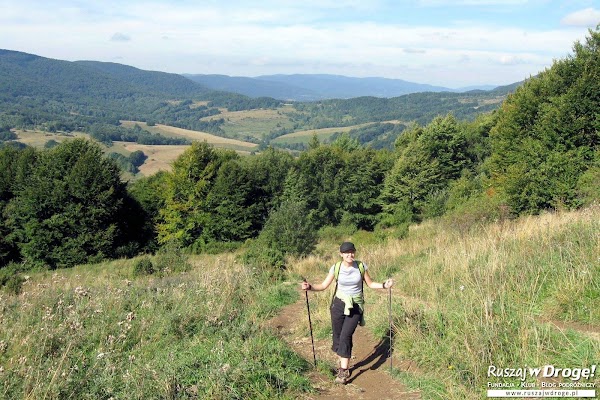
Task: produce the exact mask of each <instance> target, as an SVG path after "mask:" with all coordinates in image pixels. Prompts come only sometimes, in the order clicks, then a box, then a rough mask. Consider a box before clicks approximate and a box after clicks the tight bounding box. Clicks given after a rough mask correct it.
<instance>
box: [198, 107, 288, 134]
mask: <svg viewBox="0 0 600 400" xmlns="http://www.w3.org/2000/svg"><path fill="white" fill-rule="evenodd" d="M291 112H295V110H294V108H293V107H292V106H283V107H280V108H278V109H276V110H271V109H257V110H246V111H226V110H221V114H219V115H212V116H210V117H204V118H202V119H203V120H205V121H211V120H214V119H221V118H223V119H225V123H224V124H223V125H222V126H221V129H223V131H224V132H225V134H226V135H227V136H231V137H240V138H243V137H253V138H256V139H259V140H260V139H262V138H263V137H264V136H265V135H267V134H268V133H270V132H272V131H274V130H277V129H281V128H285V129H291V128H292V127H293V125H294V123H293V122H292V121H291V119H290V116H289V115H288V114H289V113H291Z"/></svg>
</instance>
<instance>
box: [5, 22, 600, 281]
mask: <svg viewBox="0 0 600 400" xmlns="http://www.w3.org/2000/svg"><path fill="white" fill-rule="evenodd" d="M599 57H600V31H599V30H598V29H597V30H596V31H590V35H589V37H588V38H586V41H585V42H584V43H576V44H575V46H574V52H573V54H572V55H571V56H569V57H567V58H565V59H562V60H557V61H555V62H554V64H553V66H552V67H551V68H549V69H547V70H546V71H544V72H542V73H541V74H540V75H539V76H537V77H535V78H532V79H530V80H528V81H527V82H526V83H525V84H524V85H522V86H520V87H519V88H518V89H517V90H516V91H515V93H513V94H510V95H509V96H508V98H507V99H506V100H505V101H504V102H503V103H502V105H501V107H500V109H498V110H497V111H494V112H489V113H485V114H482V115H480V116H478V117H477V118H476V119H474V120H470V119H463V117H464V116H462V117H461V116H460V115H459V116H456V115H452V114H444V115H439V116H436V117H435V118H433V120H432V121H431V122H429V123H427V124H413V125H410V126H409V128H408V129H406V130H404V132H402V134H400V135H399V136H398V138H397V140H396V141H395V143H394V149H393V150H387V149H382V150H376V149H373V148H365V147H364V146H361V145H360V143H359V142H358V141H357V140H356V139H353V138H352V137H350V136H349V135H348V134H343V135H339V136H338V137H337V139H336V140H335V141H334V142H333V143H331V144H323V143H320V142H319V140H317V139H316V137H314V138H313V140H312V141H311V143H310V146H309V149H308V150H307V151H305V152H302V153H301V154H300V155H299V156H298V157H296V158H294V157H292V156H291V155H290V154H289V153H288V152H284V151H281V150H276V149H273V148H268V149H266V150H265V151H263V152H261V153H259V154H257V155H254V156H248V157H242V156H240V155H239V154H237V153H235V152H233V151H227V150H222V149H215V148H213V147H211V146H210V145H208V144H206V143H199V142H195V143H193V144H192V145H191V146H190V147H189V148H188V150H187V151H185V152H184V153H183V155H181V156H180V157H179V158H178V159H177V161H176V162H175V163H174V165H173V170H172V171H171V172H163V173H160V174H157V175H154V176H151V177H147V178H143V179H140V180H138V181H136V182H134V183H131V184H129V185H128V186H125V184H124V183H122V181H121V180H120V177H119V171H118V169H117V167H116V164H115V160H113V159H107V158H105V157H104V156H103V155H102V153H101V151H100V150H99V149H98V146H97V145H96V144H94V143H92V142H87V141H84V140H82V139H78V140H73V141H68V142H66V143H63V144H61V145H58V146H56V147H54V148H52V149H47V150H34V149H32V148H26V149H20V150H19V149H16V148H13V147H11V146H5V147H3V148H2V149H1V150H0V209H1V210H2V220H1V224H0V232H1V234H0V263H1V265H2V266H4V267H6V266H7V265H8V266H9V268H3V271H5V273H4V274H3V276H4V277H5V278H6V277H8V276H12V275H11V273H10V271H13V272H14V271H15V270H18V269H24V268H25V269H26V268H31V267H34V266H39V267H50V268H57V267H68V266H72V265H75V264H79V263H87V262H92V261H96V260H101V259H104V258H113V257H121V256H132V255H135V254H138V253H140V252H152V251H156V250H157V249H158V248H160V247H161V246H177V247H179V248H184V249H187V250H188V251H191V252H195V253H202V252H215V251H222V250H227V249H234V248H239V247H242V246H243V247H244V249H245V250H246V251H247V253H248V254H249V256H248V260H249V262H252V263H263V265H266V266H270V267H273V266H276V265H283V264H284V262H285V261H284V260H285V257H286V256H287V255H302V254H307V253H309V252H310V251H311V249H312V248H313V246H314V241H315V237H316V232H317V231H319V230H323V229H329V228H328V227H334V226H337V227H342V228H343V229H345V230H346V231H348V232H353V231H356V230H357V229H363V230H371V231H373V230H374V231H376V232H379V233H381V235H382V236H386V235H390V234H393V235H395V236H397V237H402V236H404V235H406V234H407V232H408V225H410V224H411V223H414V222H419V221H423V220H426V219H430V218H435V217H444V218H451V219H454V220H455V221H456V226H460V227H462V228H464V229H469V228H470V227H471V226H474V225H478V224H481V223H485V222H486V221H492V220H502V219H507V218H513V217H515V216H519V215H523V214H535V213H539V212H541V211H543V210H546V209H562V208H566V209H574V208H578V207H581V206H585V205H588V204H591V203H593V202H595V201H598V200H599V199H600V184H599V183H600V147H599V146H600V136H599V128H600V125H599V122H598V121H599V120H600V118H599V116H600V98H599V97H598V93H600V86H599V85H600V83H599V80H598V79H597V76H598V74H599V72H600V71H599V68H600V62H599V61H600V59H599ZM28 62H29V61H28ZM69 68H80V66H78V64H74V66H73V65H71V64H69ZM74 72H77V70H75V71H74ZM98 79H108V78H107V77H106V76H104V75H101V77H99V78H98ZM75 81H76V80H74V82H75ZM5 84H6V83H5ZM73 84H75V83H73ZM15 85H23V84H22V83H16V84H15ZM49 85H50V83H49ZM23 90H24V89H23ZM120 93H124V92H123V91H122V92H120ZM139 93H140V92H136V94H133V95H132V96H133V98H136V96H138V94H139ZM106 95H107V96H108V93H107V94H106ZM4 96H7V94H6V93H4ZM52 96H57V99H56V100H55V101H54V103H52V104H56V105H57V107H64V106H65V103H63V102H62V101H59V100H60V93H59V92H54V94H52ZM421 96H422V97H423V98H424V99H426V98H428V95H421ZM81 99H83V98H80V100H81ZM146 99H147V98H146ZM32 101H33V102H35V101H37V100H36V98H35V97H33V98H32ZM378 101H380V100H378ZM381 101H382V103H380V104H382V106H381V110H380V109H378V108H377V107H375V108H372V109H371V110H372V111H371V113H372V114H377V113H380V115H386V116H387V117H391V115H387V114H385V113H386V112H387V111H386V110H389V108H386V106H389V103H384V100H381ZM393 101H396V102H398V101H400V100H386V102H393ZM44 102H45V104H46V105H47V104H49V100H48V99H46V100H44ZM332 104H337V107H338V109H339V110H350V108H349V107H346V106H347V105H348V104H350V103H336V102H332ZM353 104H357V105H362V107H363V112H362V113H358V112H357V113H356V114H355V115H351V114H350V111H348V115H347V117H348V118H356V119H357V120H359V119H361V118H366V114H367V112H368V111H367V110H368V105H369V104H371V102H370V101H367V99H355V100H354V103H353ZM376 104H377V103H376ZM305 107H317V105H306V106H305ZM423 107H424V106H423ZM325 108H327V107H325ZM352 112H354V111H352ZM415 112H416V110H415ZM422 112H423V111H422ZM425 112H427V111H425ZM3 132H4V133H3V134H4V135H8V136H10V131H7V130H6V129H5V130H4V131H3ZM250 255H251V256H250ZM7 279H8V278H7Z"/></svg>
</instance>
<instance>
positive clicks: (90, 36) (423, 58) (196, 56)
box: [0, 0, 600, 88]
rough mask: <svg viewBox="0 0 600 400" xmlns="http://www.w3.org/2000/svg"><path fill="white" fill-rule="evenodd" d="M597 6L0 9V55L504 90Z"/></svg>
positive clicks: (164, 3)
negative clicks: (3, 52)
mask: <svg viewBox="0 0 600 400" xmlns="http://www.w3.org/2000/svg"><path fill="white" fill-rule="evenodd" d="M599 23H600V0H571V1H548V0H504V1H500V0H456V1H449V0H411V1H391V0H369V1H362V0H303V1H290V0H278V1H275V0H266V1H260V0H254V1H241V0H229V1H227V0H226V1H223V0H219V1H210V0H207V1H191V0H183V1H176V0H149V1H136V0H129V1H122V0H106V1H101V2H100V1H96V2H94V1H85V0H63V1H58V0H44V1H39V0H20V1H15V0H0V48H3V49H9V50H18V51H23V52H27V53H33V54H37V55H40V56H44V57H50V58H56V59H61V60H69V61H74V60H97V61H110V62H118V63H122V64H127V65H131V66H134V67H138V68H141V69H146V70H156V71H165V72H174V73H197V74H225V75H233V76H258V75H265V74H294V73H310V74H314V73H325V74H339V75H346V76H355V77H368V76H379V77H387V78H398V79H405V80H408V81H413V82H419V83H429V84H433V85H442V86H446V87H451V88H456V87H464V86H469V85H483V84H491V85H503V84H509V83H513V82H517V81H520V80H523V79H525V78H528V77H529V76H531V75H535V74H537V73H538V72H540V71H542V70H544V69H545V68H548V67H550V66H551V65H552V62H553V60H555V59H560V58H564V57H566V56H568V55H569V54H571V52H572V46H573V44H574V42H575V41H584V40H585V37H586V36H588V35H589V34H588V29H590V28H592V29H595V27H596V25H597V24H599Z"/></svg>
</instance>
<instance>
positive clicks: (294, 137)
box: [273, 120, 402, 143]
mask: <svg viewBox="0 0 600 400" xmlns="http://www.w3.org/2000/svg"><path fill="white" fill-rule="evenodd" d="M381 123H382V124H385V123H388V124H400V123H402V122H401V121H399V120H393V121H384V122H381ZM372 124H373V122H367V123H364V124H358V125H351V126H340V127H334V128H322V129H307V130H305V131H298V132H292V133H288V134H286V135H282V136H280V137H278V138H276V139H274V140H273V143H308V142H309V141H310V139H311V138H312V137H313V135H317V138H318V139H319V140H321V141H322V140H326V139H329V138H330V137H331V136H332V135H333V134H335V133H344V132H350V131H351V130H353V129H358V128H362V127H364V126H368V125H372Z"/></svg>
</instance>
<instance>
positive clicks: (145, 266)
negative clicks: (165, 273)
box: [133, 257, 156, 276]
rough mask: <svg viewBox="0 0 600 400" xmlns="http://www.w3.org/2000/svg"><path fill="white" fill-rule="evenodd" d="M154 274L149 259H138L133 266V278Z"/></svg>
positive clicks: (152, 265)
mask: <svg viewBox="0 0 600 400" xmlns="http://www.w3.org/2000/svg"><path fill="white" fill-rule="evenodd" d="M155 272H156V270H155V269H154V264H152V261H151V260H150V258H149V257H143V258H140V259H139V260H138V261H136V263H135V264H134V266H133V276H144V275H152V274H153V273H155Z"/></svg>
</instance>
